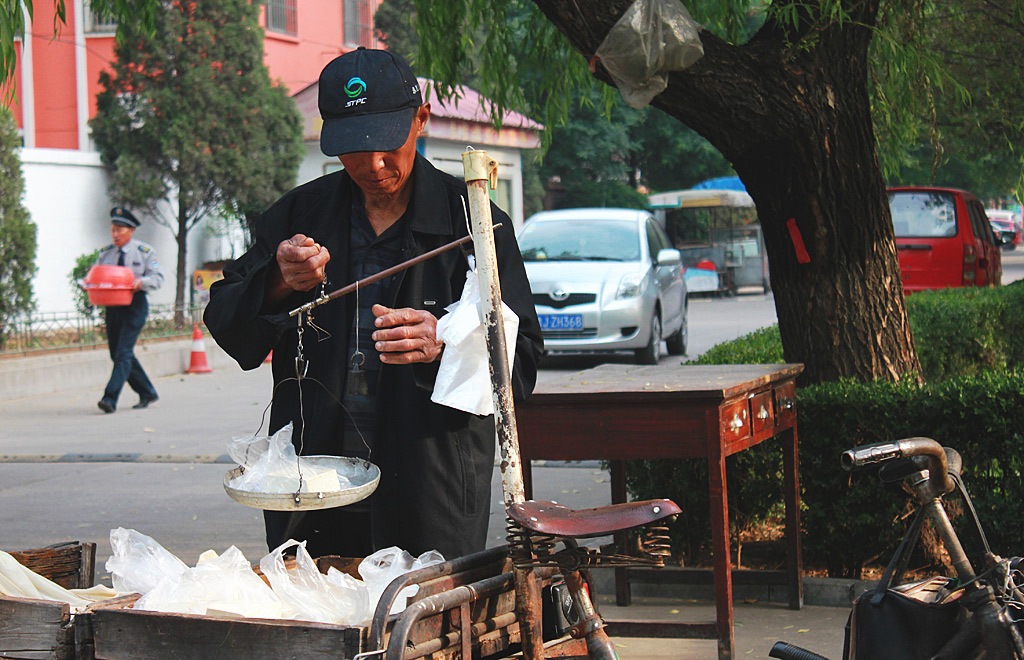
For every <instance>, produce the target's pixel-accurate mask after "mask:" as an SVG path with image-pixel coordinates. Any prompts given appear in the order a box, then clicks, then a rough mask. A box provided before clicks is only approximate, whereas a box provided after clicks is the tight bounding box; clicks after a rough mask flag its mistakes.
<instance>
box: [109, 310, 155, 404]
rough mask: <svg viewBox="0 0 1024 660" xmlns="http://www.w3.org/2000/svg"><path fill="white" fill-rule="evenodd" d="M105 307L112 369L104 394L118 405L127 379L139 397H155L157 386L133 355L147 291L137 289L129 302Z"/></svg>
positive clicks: (143, 315) (143, 317)
mask: <svg viewBox="0 0 1024 660" xmlns="http://www.w3.org/2000/svg"><path fill="white" fill-rule="evenodd" d="M106 309H107V345H108V347H109V348H110V359H111V360H113V361H114V369H113V371H111V372H110V380H109V381H107V387H106V388H105V389H104V390H103V398H104V399H105V400H107V401H110V402H111V403H112V404H114V405H117V398H118V397H119V396H120V395H121V388H122V387H124V383H125V381H126V380H127V381H128V385H129V387H131V388H132V389H133V390H135V391H136V392H137V393H138V395H139V399H140V400H142V401H147V400H151V399H156V398H157V394H156V388H154V387H153V383H151V382H150V380H149V378H148V377H147V376H146V372H145V371H143V370H142V365H141V364H139V361H138V359H136V357H135V341H136V340H137V339H138V338H139V333H140V332H142V326H143V325H145V323H146V316H147V315H148V314H149V301H148V300H147V299H146V294H145V293H143V292H142V291H136V292H135V295H134V296H132V304H131V305H127V306H124V307H107V308H106Z"/></svg>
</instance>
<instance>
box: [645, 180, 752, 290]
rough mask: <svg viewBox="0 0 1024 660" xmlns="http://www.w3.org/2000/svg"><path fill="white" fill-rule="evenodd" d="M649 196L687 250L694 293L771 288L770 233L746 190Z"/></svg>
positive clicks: (681, 247) (678, 244) (685, 255)
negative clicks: (767, 235)
mask: <svg viewBox="0 0 1024 660" xmlns="http://www.w3.org/2000/svg"><path fill="white" fill-rule="evenodd" d="M647 199H648V206H649V207H650V209H651V211H652V212H653V213H654V215H655V217H657V218H658V220H659V221H660V222H662V223H663V225H664V227H665V231H666V232H667V233H668V235H669V238H670V239H671V240H672V243H673V245H674V246H675V247H676V248H677V249H678V250H679V252H680V253H681V254H682V257H683V265H684V266H686V287H687V291H688V292H689V293H690V294H694V293H709V294H713V295H735V294H736V293H737V291H738V290H739V289H740V288H744V287H757V288H759V289H761V291H763V292H764V293H768V291H769V290H770V289H771V282H770V278H769V275H768V258H767V255H766V254H765V249H764V236H763V234H762V232H761V226H760V225H759V224H757V212H756V210H755V208H754V200H753V199H752V198H751V197H750V195H749V194H747V192H746V191H744V190H731V189H706V188H699V189H690V190H672V191H668V192H662V193H654V194H651V195H648V198H647Z"/></svg>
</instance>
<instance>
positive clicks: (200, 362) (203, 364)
mask: <svg viewBox="0 0 1024 660" xmlns="http://www.w3.org/2000/svg"><path fill="white" fill-rule="evenodd" d="M211 371H213V369H211V368H210V365H209V363H207V361H206V346H205V345H204V344H203V331H202V330H200V329H199V324H198V323H196V327H195V329H193V330H192V360H191V363H190V364H189V365H188V369H186V370H185V373H187V374H208V373H210V372H211Z"/></svg>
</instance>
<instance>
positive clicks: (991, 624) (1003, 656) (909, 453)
mask: <svg viewBox="0 0 1024 660" xmlns="http://www.w3.org/2000/svg"><path fill="white" fill-rule="evenodd" d="M872 466H880V469H879V476H880V477H881V478H882V480H883V481H886V482H888V483H893V482H896V481H899V480H901V479H905V480H906V481H907V482H908V484H909V485H910V488H911V490H912V491H913V493H914V495H915V498H916V499H917V501H918V502H919V507H918V511H917V515H916V516H915V518H914V521H913V522H912V524H911V526H910V528H909V529H908V531H907V533H906V535H905V536H904V539H903V541H902V542H901V543H900V547H899V549H897V551H896V553H895V554H894V556H893V558H892V561H890V563H889V565H888V566H887V567H886V570H885V573H884V574H883V576H882V579H881V580H880V581H879V587H877V588H876V589H875V590H872V591H869V592H867V593H866V594H865V595H863V596H861V598H859V599H858V601H857V602H856V603H854V608H853V610H852V611H851V615H850V620H849V621H848V623H847V625H846V638H845V643H844V648H843V660H889V659H890V658H891V659H892V660H896V659H897V658H899V659H900V660H908V659H913V658H918V657H919V658H922V659H924V658H928V659H931V660H966V659H968V658H971V659H974V658H981V657H983V658H986V659H987V660H1024V638H1022V636H1021V632H1020V630H1019V628H1018V624H1017V622H1018V621H1020V620H1022V619H1024V594H1022V590H1021V587H1020V586H1018V584H1024V579H1022V578H1024V573H1022V572H1021V571H1022V569H1024V563H1022V562H1024V559H1022V558H1020V557H1014V558H1010V559H1004V558H1002V557H1000V556H999V555H996V554H995V553H993V552H992V550H991V548H990V547H989V544H988V539H987V538H986V537H985V532H984V530H983V529H982V526H981V521H980V520H979V518H978V515H977V512H976V511H975V510H974V505H973V503H972V502H971V498H970V496H969V495H968V493H967V489H966V488H965V487H964V484H963V480H962V479H961V476H960V472H961V468H962V459H961V457H960V454H958V453H957V452H956V451H955V450H953V449H950V448H949V447H943V446H942V445H940V444H939V443H938V442H936V441H934V440H932V439H930V438H906V439H903V440H897V441H895V442H886V443H878V444H872V445H865V446H862V447H856V448H854V449H850V450H849V451H846V452H844V453H843V455H842V467H843V469H844V470H846V471H852V470H856V469H862V468H867V467H872ZM953 491H957V493H958V494H959V495H960V497H961V498H962V500H963V502H964V509H965V511H966V513H967V515H968V519H969V522H970V523H971V524H972V527H973V528H974V529H975V531H976V533H977V535H978V540H979V541H980V545H981V547H982V548H983V553H982V554H983V557H982V560H981V563H980V566H981V570H980V572H979V571H976V570H975V567H974V565H972V564H971V561H970V559H969V558H968V556H967V553H966V551H965V550H964V547H963V544H962V543H961V542H960V538H959V537H958V536H957V533H956V530H955V529H954V528H953V525H952V523H951V522H950V519H949V515H948V514H947V511H946V508H945V504H944V503H943V500H942V498H943V496H944V495H946V494H948V493H951V492H953ZM925 518H929V519H930V520H931V521H932V524H933V526H934V527H935V530H936V532H937V533H938V535H939V538H940V539H941V541H942V544H943V545H944V546H945V548H946V551H947V552H948V553H949V556H950V559H951V561H952V565H953V567H954V570H955V573H956V577H955V578H942V577H937V578H932V579H931V580H926V581H924V582H918V583H914V584H908V585H900V586H897V587H890V585H891V584H899V583H900V580H901V578H902V576H903V574H904V572H905V571H906V567H907V560H908V559H909V555H910V549H911V548H912V547H913V545H914V544H915V543H916V541H917V536H918V534H919V532H920V528H921V524H922V522H923V520H924V519H925ZM922 592H925V593H926V594H927V595H925V596H923V595H922ZM890 593H893V594H896V596H894V598H895V599H899V598H901V597H902V596H903V595H907V594H913V595H915V596H916V597H917V598H918V599H920V600H919V602H928V603H933V604H935V605H937V606H942V607H944V608H945V609H946V610H952V613H951V615H950V614H949V613H947V615H946V620H947V621H949V620H952V615H955V620H953V624H952V625H947V626H945V629H944V630H942V629H939V630H935V631H928V632H926V633H924V634H923V635H922V631H921V630H920V628H918V629H916V630H910V629H908V628H911V627H914V626H913V625H911V624H910V623H909V619H908V620H904V621H896V620H894V619H893V618H890V619H889V620H887V621H881V622H877V623H878V624H879V625H876V626H875V628H874V629H869V628H860V629H858V624H857V616H856V615H857V612H858V608H859V609H860V611H862V612H863V611H865V610H866V609H867V608H868V607H870V605H868V604H867V603H869V602H871V603H874V604H876V605H877V603H878V601H880V600H881V599H883V598H885V597H886V596H887V595H888V594H890ZM865 598H867V599H869V600H864V599H865ZM922 598H923V599H922ZM869 621H870V619H869ZM915 635H917V639H914V640H913V641H910V640H911V637H914V636H915ZM901 642H902V643H904V644H905V645H906V644H910V646H909V647H908V648H904V649H902V650H901V649H899V645H900V643H901ZM768 655H769V657H772V658H779V659H780V660H828V659H827V658H825V657H824V656H821V655H818V654H816V653H813V652H811V651H808V650H806V649H802V648H800V647H798V646H793V645H791V644H787V643H786V642H782V641H780V642H777V643H776V644H775V645H774V646H773V647H772V649H771V651H770V652H769V654H768Z"/></svg>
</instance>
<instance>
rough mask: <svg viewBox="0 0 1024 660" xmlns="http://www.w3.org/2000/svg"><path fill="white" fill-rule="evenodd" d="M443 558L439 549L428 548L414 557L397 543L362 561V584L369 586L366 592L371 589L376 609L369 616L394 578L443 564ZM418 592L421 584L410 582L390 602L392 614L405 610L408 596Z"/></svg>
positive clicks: (371, 597)
mask: <svg viewBox="0 0 1024 660" xmlns="http://www.w3.org/2000/svg"><path fill="white" fill-rule="evenodd" d="M443 561H444V557H443V556H442V555H441V553H440V552H438V551H437V550H428V551H427V552H424V553H423V554H422V555H420V556H419V557H416V558H415V559H413V556H412V555H411V554H409V552H408V551H407V550H402V549H400V548H397V547H395V546H391V547H390V548H384V549H383V550H378V551H377V552H375V553H373V554H372V555H370V556H369V557H367V558H366V559H364V560H363V561H361V562H360V563H359V576H360V577H362V578H363V583H364V584H365V585H366V589H367V591H369V595H370V604H371V607H372V608H373V609H371V610H370V615H371V616H372V615H373V610H375V609H376V608H377V601H379V600H380V597H381V594H383V593H384V590H385V589H387V587H388V585H389V584H391V583H392V582H393V581H394V580H395V578H397V577H399V576H400V575H404V574H405V573H409V572H411V571H416V570H419V569H421V568H426V567H427V566H430V565H432V564H440V563H441V562H443ZM417 591H419V586H417V585H410V586H408V587H406V588H405V589H402V590H401V591H400V592H398V596H397V597H396V598H395V602H394V603H393V604H392V605H391V611H390V612H389V613H390V614H397V613H399V612H401V611H402V610H404V609H405V607H406V605H407V604H408V602H409V599H410V598H412V597H413V596H415V595H416V592H417Z"/></svg>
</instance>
